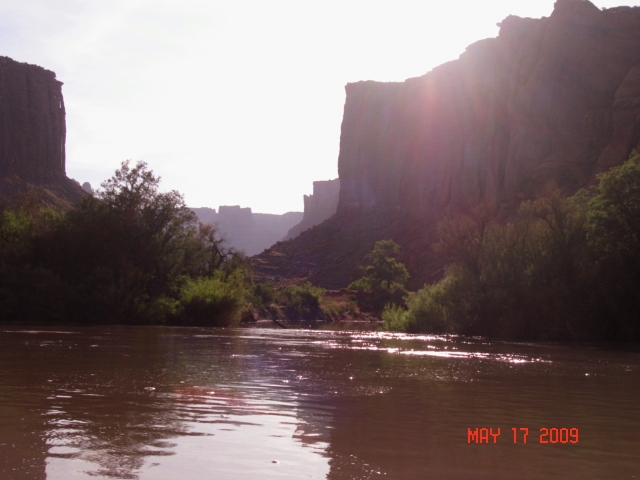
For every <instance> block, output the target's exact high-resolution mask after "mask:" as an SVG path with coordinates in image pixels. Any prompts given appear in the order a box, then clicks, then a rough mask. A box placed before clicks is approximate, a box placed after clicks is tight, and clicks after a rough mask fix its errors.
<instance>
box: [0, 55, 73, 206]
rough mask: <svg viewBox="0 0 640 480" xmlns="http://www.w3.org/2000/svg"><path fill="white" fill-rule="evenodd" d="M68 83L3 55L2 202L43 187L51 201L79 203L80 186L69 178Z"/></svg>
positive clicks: (0, 68)
mask: <svg viewBox="0 0 640 480" xmlns="http://www.w3.org/2000/svg"><path fill="white" fill-rule="evenodd" d="M65 139H66V126H65V109H64V100H63V98H62V82H59V81H58V80H56V75H55V73H53V72H51V71H49V70H45V69H44V68H42V67H38V66H36V65H29V64H26V63H20V62H16V61H14V60H12V59H10V58H8V57H0V201H2V200H4V201H6V200H8V199H10V198H11V197H12V196H13V195H14V194H15V193H17V192H20V191H25V190H26V189H27V187H28V186H29V185H31V186H33V187H34V188H37V187H35V186H36V185H39V186H40V187H42V186H44V185H46V186H48V187H49V188H47V189H43V188H40V189H39V190H40V193H41V194H42V195H43V196H44V197H45V198H44V200H45V201H48V202H49V203H54V204H55V203H65V202H68V201H76V200H78V199H79V198H81V196H82V195H83V193H82V189H81V188H80V185H78V184H76V182H73V181H71V180H69V179H68V178H67V177H66V174H65Z"/></svg>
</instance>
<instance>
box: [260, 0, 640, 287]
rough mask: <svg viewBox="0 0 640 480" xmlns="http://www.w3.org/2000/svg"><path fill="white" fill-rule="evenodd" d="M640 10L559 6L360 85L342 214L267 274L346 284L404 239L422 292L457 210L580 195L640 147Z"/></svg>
mask: <svg viewBox="0 0 640 480" xmlns="http://www.w3.org/2000/svg"><path fill="white" fill-rule="evenodd" d="M638 51H640V7H618V8H611V9H604V10H600V9H598V8H597V7H596V6H594V5H593V4H592V3H590V2H588V1H586V0H558V1H557V2H556V3H555V7H554V11H553V13H552V14H551V15H550V16H549V17H545V18H541V19H531V18H519V17H515V16H509V17H507V18H506V19H505V20H504V21H503V22H501V23H500V34H499V36H498V37H496V38H489V39H485V40H481V41H479V42H476V43H474V44H472V45H470V46H469V47H468V48H467V50H466V51H465V52H464V53H463V54H462V55H461V56H460V58H459V59H458V60H455V61H452V62H449V63H446V64H444V65H441V66H439V67H437V68H435V69H433V70H432V71H431V72H429V73H427V74H426V75H424V76H422V77H419V78H413V79H408V80H406V81H404V82H397V83H380V82H372V81H367V82H357V83H352V84H348V85H347V86H346V95H347V96H346V102H345V108H344V117H343V122H342V129H341V136H340V154H339V158H338V172H339V177H340V185H341V186H340V200H339V204H338V209H337V214H336V216H334V217H333V218H332V219H330V220H328V221H327V222H325V223H323V224H321V225H319V226H316V227H314V228H313V229H311V230H309V231H307V232H305V233H303V234H302V235H300V236H299V237H298V238H296V239H294V240H292V241H290V242H289V243H286V244H285V243H283V244H277V245H275V246H274V247H272V248H271V249H270V250H268V251H267V252H265V253H263V254H262V255H259V256H257V257H255V258H254V262H253V263H254V266H255V268H256V271H257V272H258V273H259V274H260V275H261V276H265V277H273V278H278V277H285V278H308V279H309V280H311V281H312V282H316V283H318V284H319V285H323V286H326V287H332V288H335V287H342V286H345V285H346V284H348V283H349V282H350V281H351V280H353V279H355V278H357V277H358V272H357V266H358V265H361V264H362V259H363V257H364V255H365V254H366V252H367V251H368V250H370V249H371V247H372V245H373V243H374V242H375V241H376V240H382V239H393V240H395V241H396V242H397V243H398V244H399V245H400V247H401V256H400V258H399V260H400V261H402V262H403V263H405V264H406V265H407V267H408V269H409V272H410V274H411V280H410V284H409V287H415V286H416V285H420V284H421V283H423V282H425V281H430V280H433V279H435V278H437V277H438V276H439V275H441V273H442V267H443V265H442V261H441V260H439V259H438V258H433V256H434V255H435V254H434V253H432V249H431V245H432V244H433V242H434V240H435V225H436V224H437V221H438V220H439V219H441V218H442V217H443V215H444V212H445V211H447V210H449V211H453V212H465V211H467V212H468V211H470V210H472V209H474V208H475V207H477V206H479V205H493V206H497V207H499V211H500V214H501V215H503V212H507V213H508V212H515V211H516V210H517V208H518V205H519V204H520V203H521V202H523V201H526V200H532V199H535V198H539V197H544V196H547V195H550V194H551V193H552V192H554V191H556V190H559V191H561V192H562V193H563V194H564V195H571V194H573V193H575V192H576V191H578V190H579V189H580V188H582V187H585V186H588V185H593V184H594V183H595V181H596V175H597V174H598V173H601V172H604V171H606V170H607V169H608V168H610V167H612V166H615V165H620V164H622V163H623V162H624V161H625V160H626V159H627V158H628V156H629V154H630V152H631V151H632V150H633V149H637V148H639V147H640V58H639V57H638V53H637V52H638Z"/></svg>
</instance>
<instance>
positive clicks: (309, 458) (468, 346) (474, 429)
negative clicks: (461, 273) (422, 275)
mask: <svg viewBox="0 0 640 480" xmlns="http://www.w3.org/2000/svg"><path fill="white" fill-rule="evenodd" d="M525 436H526V443H525ZM0 478H2V479H6V480H14V479H15V480H21V479H29V480H40V479H48V480H54V479H55V480H57V479H60V480H68V479H91V480H95V479H96V478H108V479H114V478H116V479H154V480H155V479H159V480H163V479H167V480H169V479H171V480H173V479H184V480H187V479H189V480H198V479H211V478H215V479H296V478H300V479H324V478H327V479H336V480H337V479H370V478H385V479H468V478H474V479H514V478H518V479H557V478H563V479H634V478H638V479H640V354H639V353H638V352H637V351H633V350H631V349H628V350H619V349H618V350H614V349H607V348H603V347H597V346H561V345H541V344H522V343H518V344H516V343H501V342H489V341H484V340H482V339H462V338H455V337H454V338H446V337H434V336H415V335H402V334H390V333H379V332H363V331H360V332H357V331H352V332H348V331H342V332H338V331H321V330H294V329H288V330H275V329H256V328H254V329H231V330H213V329H197V328H170V327H111V326H110V327H56V328H50V327H46V328H45V327H29V328H27V327H15V326H0Z"/></svg>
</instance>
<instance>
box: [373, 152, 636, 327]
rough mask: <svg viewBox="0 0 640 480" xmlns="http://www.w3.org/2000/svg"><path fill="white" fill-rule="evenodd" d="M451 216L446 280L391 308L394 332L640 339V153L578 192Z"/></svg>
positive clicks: (444, 238)
mask: <svg viewBox="0 0 640 480" xmlns="http://www.w3.org/2000/svg"><path fill="white" fill-rule="evenodd" d="M493 211H494V210H493V209H478V210H476V211H475V212H473V213H472V214H470V215H468V216H464V217H460V216H457V217H453V218H446V219H445V220H444V221H443V222H442V223H441V224H440V227H439V235H440V240H439V243H438V244H437V246H436V253H437V254H439V255H444V256H445V257H446V258H447V259H448V261H449V266H448V268H447V273H446V276H445V278H444V279H443V280H442V281H440V282H438V283H436V284H432V285H427V286H425V287H424V288H423V289H421V290H420V291H418V292H415V293H411V294H409V295H408V296H407V297H406V306H407V308H406V309H405V308H403V307H400V306H396V305H392V304H390V305H388V306H387V307H386V309H385V311H384V313H383V321H384V325H385V327H386V328H387V329H391V330H400V331H408V332H431V333H461V334H468V335H488V336H493V337H502V338H512V339H536V340H545V339H556V340H566V339H598V340H604V339H606V340H640V295H638V292H640V155H639V154H638V153H636V152H634V153H633V154H632V155H631V157H630V158H629V160H628V161H627V162H626V163H625V164H624V165H621V166H619V167H616V168H612V169H611V170H610V171H608V172H607V173H605V174H602V175H600V176H599V183H598V184H597V185H596V186H595V187H593V188H591V189H588V190H581V191H579V192H578V193H577V194H575V195H574V196H572V197H570V198H564V197H563V196H562V195H560V194H558V193H556V194H554V195H552V196H550V197H548V198H541V199H538V200H536V201H533V202H527V203H524V204H523V205H522V206H521V207H520V209H519V211H518V214H517V217H516V218H515V219H514V220H513V221H512V222H510V223H507V224H504V223H500V222H498V221H497V220H496V219H495V218H494V216H493V213H492V212H493Z"/></svg>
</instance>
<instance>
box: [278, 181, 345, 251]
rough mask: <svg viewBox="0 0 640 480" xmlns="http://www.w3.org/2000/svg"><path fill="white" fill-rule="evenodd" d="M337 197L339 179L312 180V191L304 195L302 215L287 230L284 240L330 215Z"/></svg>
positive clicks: (332, 212) (317, 223)
mask: <svg viewBox="0 0 640 480" xmlns="http://www.w3.org/2000/svg"><path fill="white" fill-rule="evenodd" d="M339 198H340V179H338V178H336V179H334V180H323V181H318V182H313V193H312V194H311V195H305V196H304V217H303V218H302V221H301V222H300V223H299V224H297V225H296V226H294V227H293V228H292V229H291V230H289V232H288V233H287V235H286V236H285V238H284V240H290V239H292V238H295V237H297V236H298V235H300V234H301V233H302V232H304V231H305V230H308V229H310V228H311V227H314V226H316V225H319V224H321V223H322V222H324V221H325V220H326V219H328V218H330V217H332V216H333V215H334V214H335V213H336V210H337V209H338V199H339Z"/></svg>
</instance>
